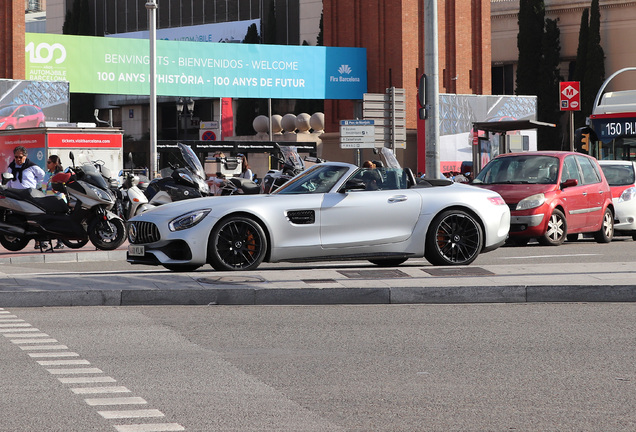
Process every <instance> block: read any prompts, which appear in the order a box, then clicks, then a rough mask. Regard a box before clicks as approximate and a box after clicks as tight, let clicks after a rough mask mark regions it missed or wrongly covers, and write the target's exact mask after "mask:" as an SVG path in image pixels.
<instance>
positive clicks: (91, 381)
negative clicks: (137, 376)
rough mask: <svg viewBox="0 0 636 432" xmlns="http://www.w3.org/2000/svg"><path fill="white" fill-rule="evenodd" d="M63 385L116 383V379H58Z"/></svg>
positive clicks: (105, 377) (106, 377)
mask: <svg viewBox="0 0 636 432" xmlns="http://www.w3.org/2000/svg"><path fill="white" fill-rule="evenodd" d="M58 379H59V380H60V382H61V383H62V384H96V383H114V382H117V380H116V379H115V378H111V377H108V376H104V377H81V378H58Z"/></svg>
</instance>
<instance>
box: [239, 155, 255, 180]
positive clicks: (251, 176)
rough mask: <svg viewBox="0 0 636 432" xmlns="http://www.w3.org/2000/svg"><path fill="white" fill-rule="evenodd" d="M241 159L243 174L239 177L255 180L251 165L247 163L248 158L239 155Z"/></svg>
mask: <svg viewBox="0 0 636 432" xmlns="http://www.w3.org/2000/svg"><path fill="white" fill-rule="evenodd" d="M239 157H240V158H241V174H239V177H241V178H244V179H248V180H253V179H254V173H252V170H251V169H250V165H249V164H248V163H247V158H246V157H245V155H239Z"/></svg>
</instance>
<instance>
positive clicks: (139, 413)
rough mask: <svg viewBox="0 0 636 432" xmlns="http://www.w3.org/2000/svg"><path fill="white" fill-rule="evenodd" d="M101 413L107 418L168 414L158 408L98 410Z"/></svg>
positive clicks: (162, 415) (161, 415)
mask: <svg viewBox="0 0 636 432" xmlns="http://www.w3.org/2000/svg"><path fill="white" fill-rule="evenodd" d="M97 413H98V414H99V415H101V416H102V417H104V418H106V419H124V418H144V417H165V416H166V415H165V414H164V413H162V412H161V411H159V410H157V409H147V410H124V411H97Z"/></svg>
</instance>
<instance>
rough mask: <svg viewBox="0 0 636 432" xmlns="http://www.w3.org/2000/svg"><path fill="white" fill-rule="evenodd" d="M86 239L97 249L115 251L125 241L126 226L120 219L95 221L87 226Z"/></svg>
mask: <svg viewBox="0 0 636 432" xmlns="http://www.w3.org/2000/svg"><path fill="white" fill-rule="evenodd" d="M88 238H89V239H90V240H91V243H93V244H94V245H95V247H96V248H97V249H101V250H114V249H117V248H118V247H119V246H121V245H122V244H123V243H124V241H125V240H126V225H125V224H124V221H123V220H121V219H120V218H113V219H110V220H103V219H96V220H94V221H93V222H92V223H91V224H90V225H89V226H88Z"/></svg>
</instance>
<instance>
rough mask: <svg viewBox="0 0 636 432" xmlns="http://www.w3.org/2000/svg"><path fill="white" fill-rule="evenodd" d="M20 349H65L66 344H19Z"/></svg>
mask: <svg viewBox="0 0 636 432" xmlns="http://www.w3.org/2000/svg"><path fill="white" fill-rule="evenodd" d="M20 349H21V350H24V351H27V350H65V349H68V347H67V346H66V345H29V346H21V347H20Z"/></svg>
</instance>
